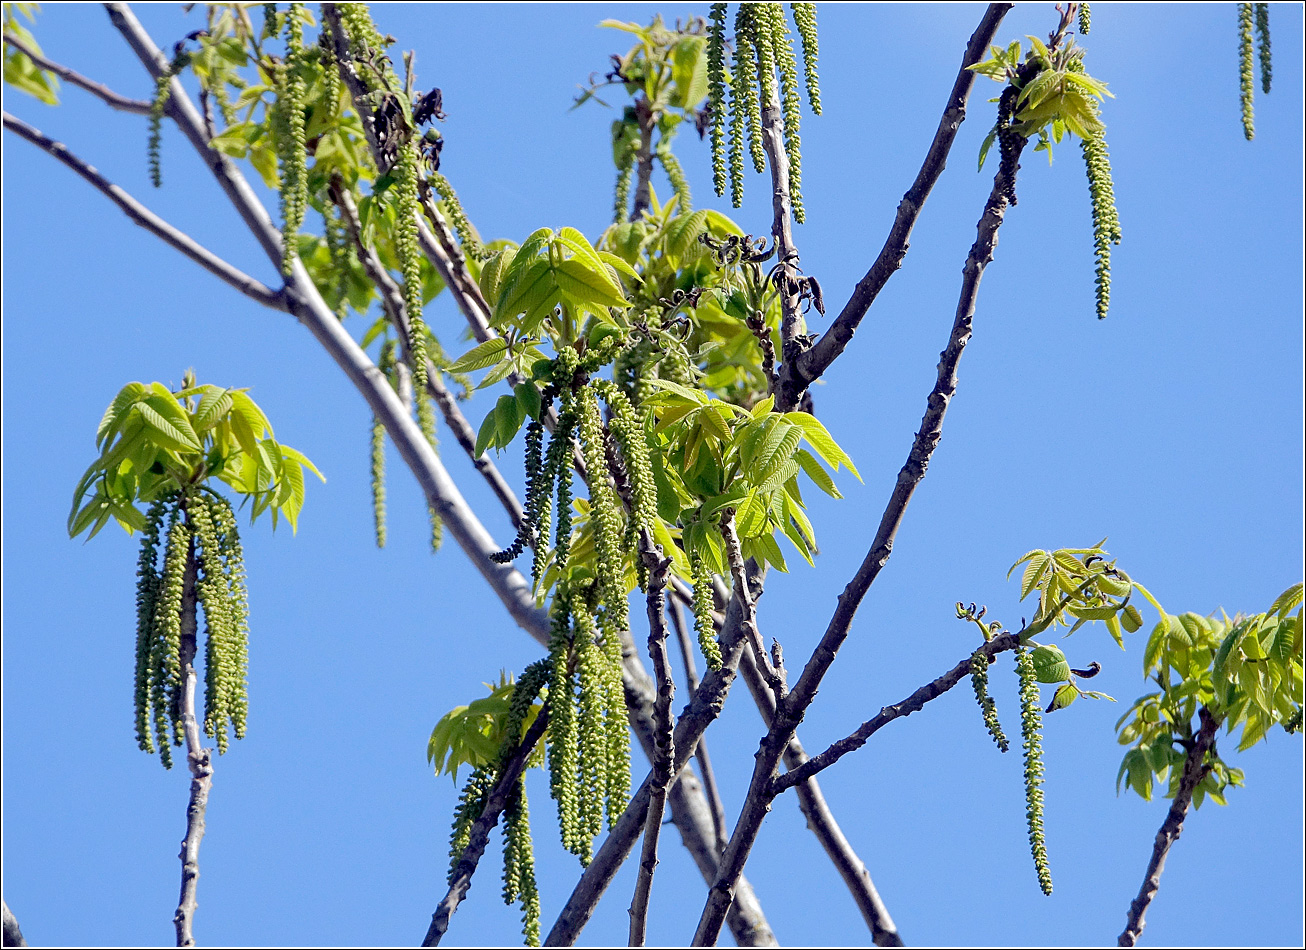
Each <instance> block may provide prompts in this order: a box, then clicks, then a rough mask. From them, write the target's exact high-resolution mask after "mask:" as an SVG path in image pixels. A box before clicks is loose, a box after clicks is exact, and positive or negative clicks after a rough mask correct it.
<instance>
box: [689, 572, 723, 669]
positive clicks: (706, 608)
mask: <svg viewBox="0 0 1306 950" xmlns="http://www.w3.org/2000/svg"><path fill="white" fill-rule="evenodd" d="M689 566H690V571H691V572H692V573H693V577H694V630H695V631H696V632H697V633H698V648H699V650H701V651H702V653H703V659H704V660H705V661H706V662H707V665H708V668H709V669H711V670H713V671H716V670H720V669H721V647H720V645H719V644H718V643H717V642H716V625H715V624H713V622H712V572H711V571H709V570H708V569H707V564H706V563H705V562H704V561H703V559H702V558H701V557H699V556H698V555H697V554H696V553H695V552H693V551H691V552H690V553H689Z"/></svg>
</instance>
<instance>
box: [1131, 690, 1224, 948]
mask: <svg viewBox="0 0 1306 950" xmlns="http://www.w3.org/2000/svg"><path fill="white" fill-rule="evenodd" d="M1198 718H1199V720H1200V721H1201V724H1202V725H1201V727H1200V728H1199V729H1198V732H1197V739H1196V741H1194V742H1193V747H1192V748H1191V749H1189V750H1188V757H1187V758H1186V759H1185V760H1184V773H1183V776H1182V777H1181V778H1180V779H1179V790H1178V791H1177V792H1176V793H1175V797H1174V802H1173V803H1172V804H1171V805H1170V811H1169V812H1168V813H1167V814H1166V816H1165V821H1164V822H1162V823H1161V828H1160V830H1159V831H1157V833H1156V840H1155V841H1154V842H1153V844H1152V859H1151V860H1150V861H1148V862H1147V873H1146V874H1144V875H1143V886H1142V887H1140V888H1139V889H1138V896H1137V897H1135V898H1134V899H1133V901H1131V902H1130V904H1129V918H1128V920H1127V921H1126V922H1125V929H1124V931H1123V932H1122V933H1121V934H1120V936H1119V937H1118V938H1116V946H1118V947H1132V946H1133V945H1134V944H1136V943H1137V942H1138V938H1139V937H1141V936H1142V935H1143V927H1145V926H1146V922H1145V921H1144V920H1143V918H1144V917H1145V916H1146V915H1147V908H1148V907H1149V906H1151V903H1152V900H1153V899H1154V898H1155V897H1156V892H1157V891H1158V890H1160V889H1161V872H1163V871H1164V870H1165V859H1166V858H1167V857H1168V856H1169V854H1170V849H1171V848H1172V847H1174V843H1175V842H1176V841H1178V840H1179V835H1180V834H1181V833H1182V832H1183V830H1184V819H1185V818H1186V817H1187V816H1188V806H1189V805H1190V804H1192V801H1193V791H1194V790H1195V789H1196V788H1197V786H1198V785H1201V784H1202V780H1203V779H1204V778H1206V776H1207V774H1208V773H1209V772H1210V771H1211V763H1209V762H1207V761H1206V756H1207V753H1209V752H1211V751H1212V750H1214V748H1215V734H1216V732H1217V731H1218V730H1219V728H1220V719H1219V718H1217V717H1216V716H1214V715H1212V713H1211V711H1210V710H1209V709H1207V708H1206V707H1205V706H1203V707H1202V708H1201V710H1200V711H1199V713H1198Z"/></svg>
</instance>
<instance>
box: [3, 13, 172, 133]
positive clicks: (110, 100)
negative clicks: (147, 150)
mask: <svg viewBox="0 0 1306 950" xmlns="http://www.w3.org/2000/svg"><path fill="white" fill-rule="evenodd" d="M4 40H5V42H6V43H8V44H9V45H10V46H12V47H13V48H14V49H16V50H18V52H20V53H22V54H23V55H24V56H26V57H27V58H28V59H30V60H31V61H32V62H34V63H36V65H37V66H40V67H41V68H42V69H44V70H46V71H47V72H51V73H54V74H55V75H56V76H58V77H59V78H60V79H63V80H65V81H67V82H70V83H72V84H73V85H74V86H77V87H78V88H80V89H85V90H86V91H87V92H89V93H90V94H91V95H93V96H96V97H98V98H99V99H100V100H101V101H103V102H104V104H105V105H107V106H109V107H110V108H113V109H117V110H119V111H120V112H131V113H135V114H136V115H149V114H150V103H148V102H146V101H145V100H144V99H132V98H129V97H128V96H124V95H120V94H119V93H116V92H114V91H113V90H112V89H110V88H109V87H108V86H106V85H103V84H102V83H98V82H96V81H95V80H93V79H87V78H86V77H85V76H83V75H82V74H81V73H79V72H77V71H75V70H72V69H69V68H68V67H67V66H64V65H61V64H60V63H56V62H54V61H53V60H50V59H46V58H45V57H44V56H42V55H41V54H40V53H38V52H36V50H34V49H32V48H31V47H30V46H28V45H27V44H26V43H24V42H23V41H22V40H20V39H19V38H18V37H16V36H14V35H13V34H12V33H6V34H4Z"/></svg>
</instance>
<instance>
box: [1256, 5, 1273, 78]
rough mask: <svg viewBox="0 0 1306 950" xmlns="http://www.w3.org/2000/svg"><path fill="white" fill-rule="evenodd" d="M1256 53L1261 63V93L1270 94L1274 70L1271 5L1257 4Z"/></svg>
mask: <svg viewBox="0 0 1306 950" xmlns="http://www.w3.org/2000/svg"><path fill="white" fill-rule="evenodd" d="M1256 52H1257V54H1258V55H1259V57H1260V61H1261V92H1264V93H1267V94H1268V93H1269V91H1270V79H1271V78H1272V75H1273V70H1272V69H1271V66H1270V5H1269V4H1268V3H1258V4H1256Z"/></svg>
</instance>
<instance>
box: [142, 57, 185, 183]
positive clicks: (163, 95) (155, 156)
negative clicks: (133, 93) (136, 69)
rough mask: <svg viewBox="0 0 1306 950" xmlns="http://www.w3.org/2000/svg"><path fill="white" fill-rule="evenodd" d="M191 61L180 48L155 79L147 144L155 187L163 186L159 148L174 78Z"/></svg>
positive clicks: (151, 176) (161, 142) (151, 181)
mask: <svg viewBox="0 0 1306 950" xmlns="http://www.w3.org/2000/svg"><path fill="white" fill-rule="evenodd" d="M189 62H190V54H189V53H187V52H186V51H185V50H183V49H181V48H178V50H177V53H176V55H175V56H173V57H172V61H171V62H170V63H168V68H167V69H165V70H164V71H163V72H162V73H160V74H159V76H158V78H157V79H155V80H154V98H153V99H152V100H150V122H149V128H150V136H149V142H148V143H147V145H146V154H147V156H148V159H149V166H150V184H152V185H153V186H154V187H155V188H162V187H163V169H162V167H161V166H160V164H159V150H160V148H161V146H162V144H163V113H164V110H165V109H167V108H168V99H169V98H170V97H171V95H172V79H173V77H174V76H176V75H177V74H178V73H180V72H181V71H182V70H183V69H185V68H186V66H187V64H188V63H189Z"/></svg>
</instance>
